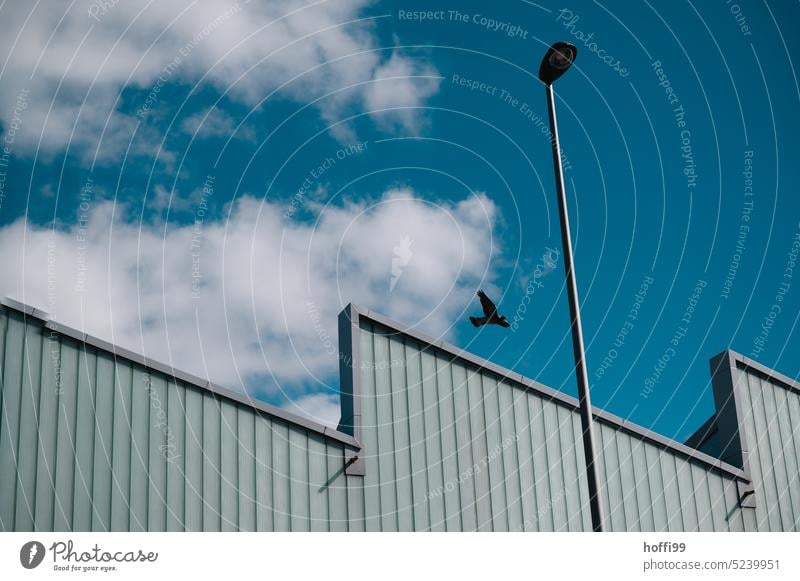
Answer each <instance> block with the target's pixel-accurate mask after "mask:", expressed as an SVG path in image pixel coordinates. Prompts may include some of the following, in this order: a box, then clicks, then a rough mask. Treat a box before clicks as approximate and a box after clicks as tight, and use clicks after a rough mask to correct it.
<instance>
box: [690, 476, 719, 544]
mask: <svg viewBox="0 0 800 581" xmlns="http://www.w3.org/2000/svg"><path fill="white" fill-rule="evenodd" d="M689 466H690V467H691V472H692V483H693V485H694V491H693V493H692V495H693V496H694V500H695V506H696V507H697V528H698V530H700V531H701V532H713V531H714V521H713V519H712V517H711V511H712V510H713V509H712V505H711V492H710V491H709V489H708V478H709V473H708V471H707V470H702V469H701V468H700V467H698V466H696V465H695V464H689Z"/></svg>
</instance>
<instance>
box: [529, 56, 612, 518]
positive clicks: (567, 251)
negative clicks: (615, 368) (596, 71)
mask: <svg viewBox="0 0 800 581" xmlns="http://www.w3.org/2000/svg"><path fill="white" fill-rule="evenodd" d="M577 53H578V49H576V48H575V46H574V45H572V44H570V43H568V42H557V43H555V44H554V45H553V46H551V47H550V48H549V49H548V50H547V52H546V53H545V55H544V58H543V59H542V64H541V66H540V67H539V80H541V81H542V82H543V83H544V84H545V88H546V91H547V106H548V109H549V111H550V132H551V134H552V137H551V140H550V143H551V144H552V146H553V167H554V169H555V174H556V190H557V193H558V214H559V217H560V218H561V244H562V245H563V247H564V267H565V269H566V275H567V297H568V299H569V314H570V323H571V327H572V350H573V353H574V354H575V375H576V377H577V380H578V401H579V402H580V413H581V428H582V429H583V452H584V455H585V457H586V478H587V480H588V483H589V506H590V509H591V512H592V529H593V530H594V531H595V532H602V531H603V530H605V526H604V521H605V511H604V510H603V500H602V496H601V495H600V472H599V470H598V465H597V461H596V453H595V445H594V421H593V419H592V400H591V398H590V397H589V376H588V375H587V373H586V351H585V349H584V347H583V329H582V328H581V313H580V305H579V304H578V285H577V283H576V282H575V267H574V265H573V261H572V240H571V238H570V233H569V215H568V214H567V194H566V192H565V190H564V169H563V168H562V166H561V147H560V146H559V143H558V124H557V122H556V102H555V97H554V95H553V82H554V81H555V80H556V79H558V78H559V77H560V76H561V75H563V74H564V73H565V72H567V69H569V67H570V66H571V65H572V63H573V62H574V61H575V56H576V55H577Z"/></svg>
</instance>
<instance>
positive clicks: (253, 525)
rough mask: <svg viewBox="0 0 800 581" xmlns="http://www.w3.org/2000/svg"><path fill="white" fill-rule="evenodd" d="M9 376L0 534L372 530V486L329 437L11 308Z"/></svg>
mask: <svg viewBox="0 0 800 581" xmlns="http://www.w3.org/2000/svg"><path fill="white" fill-rule="evenodd" d="M0 374H2V375H0V378H1V379H2V381H0V530H4V531H5V530H21V531H24V530H44V531H49V530H75V531H90V530H101V531H107V530H134V531H136V530H154V531H163V530H212V531H219V530H243V531H247V530H320V531H327V530H349V529H353V530H358V529H359V528H363V514H364V508H363V499H362V498H361V497H360V495H361V494H362V492H361V488H360V486H359V481H360V480H361V479H360V478H359V477H352V476H345V475H344V474H343V473H342V462H343V457H344V456H343V448H342V445H340V444H338V443H337V442H335V441H333V440H330V439H327V438H324V437H323V436H321V435H319V434H316V433H311V432H308V431H307V430H305V429H303V428H302V427H300V426H297V425H294V424H288V423H287V422H284V421H281V420H277V419H273V418H269V417H267V416H264V415H262V414H259V413H257V412H256V410H254V409H253V408H250V407H248V406H246V405H242V404H239V403H237V402H234V401H232V400H228V399H224V398H223V399H220V398H217V397H215V396H214V395H213V394H212V393H211V392H209V391H207V390H204V389H201V388H199V387H197V386H194V385H190V384H187V383H184V382H182V381H176V380H175V378H173V377H168V376H166V375H164V374H162V373H160V372H157V371H154V370H152V369H147V368H145V367H144V366H142V365H138V364H136V363H133V362H131V361H129V360H127V359H123V358H115V357H114V355H113V354H111V353H108V352H106V351H102V350H98V349H96V348H94V347H92V346H89V345H87V344H85V343H83V342H79V341H77V340H75V339H72V338H70V337H66V336H64V335H61V334H58V333H55V332H51V331H49V330H48V329H46V328H45V327H44V326H43V324H42V322H41V321H39V320H37V319H34V318H30V317H29V318H27V320H26V319H25V318H24V317H23V315H22V314H21V313H19V312H17V311H15V310H11V309H0ZM389 458H390V460H391V457H389ZM274 507H279V508H278V509H277V510H276V509H275V508H274Z"/></svg>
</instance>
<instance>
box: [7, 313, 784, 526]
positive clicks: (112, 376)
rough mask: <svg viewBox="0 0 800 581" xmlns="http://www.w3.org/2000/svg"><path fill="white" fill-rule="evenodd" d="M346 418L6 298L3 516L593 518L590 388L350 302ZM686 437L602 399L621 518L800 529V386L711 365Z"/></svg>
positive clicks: (396, 521)
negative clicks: (572, 388) (234, 386)
mask: <svg viewBox="0 0 800 581" xmlns="http://www.w3.org/2000/svg"><path fill="white" fill-rule="evenodd" d="M339 343H340V347H341V352H340V387H341V408H342V420H341V422H340V424H339V426H338V429H336V430H334V429H332V428H330V427H326V426H323V425H321V424H318V423H315V422H312V421H309V420H307V419H305V418H301V417H298V416H295V415H293V414H291V413H288V412H286V411H285V410H282V409H280V408H276V407H273V406H270V405H267V404H264V403H262V402H258V401H253V400H251V399H249V398H247V396H245V395H243V394H241V393H237V392H232V391H229V390H226V389H224V388H221V387H219V386H216V385H214V384H211V383H209V382H207V381H205V380H203V379H201V378H198V377H194V376H192V375H190V374H187V373H184V372H181V371H179V370H175V369H173V368H171V367H169V366H166V365H164V364H161V363H158V362H155V361H152V360H149V359H146V358H144V357H142V356H141V355H138V354H136V353H132V352H129V351H127V350H123V349H120V348H117V347H115V346H113V345H111V344H109V343H107V342H105V341H102V340H99V339H97V338H94V337H91V336H87V335H85V334H83V333H80V332H79V331H76V330H74V329H71V328H67V327H64V326H63V325H60V324H58V323H56V322H53V321H49V320H48V318H47V316H46V314H45V313H43V312H41V311H38V310H36V309H34V308H31V307H29V306H26V305H22V304H20V303H17V302H15V301H11V300H9V299H6V300H5V301H3V306H2V307H0V358H1V359H0V363H1V364H0V373H1V374H2V375H1V376H0V389H1V390H2V394H0V395H1V396H2V397H0V406H2V407H0V530H4V531H11V530H18V531H30V530H39V531H92V530H99V531H108V530H111V531H142V530H154V531H164V530H166V531H173V530H178V531H182V530H190V531H195V530H208V531H235V530H242V531H253V530H263V531H422V530H433V531H474V530H477V531H585V530H591V520H590V513H589V506H588V487H587V482H586V476H585V472H584V469H583V462H584V456H583V448H582V438H581V432H580V430H581V428H580V417H579V414H578V409H577V401H576V400H575V399H574V398H571V397H569V396H567V395H564V394H562V393H560V392H557V391H555V390H552V389H550V388H548V387H546V386H543V385H541V384H538V383H536V382H535V381H532V380H529V379H527V378H524V377H522V376H520V375H519V374H517V373H514V372H511V371H509V370H506V369H503V368H501V367H499V366H497V365H494V364H492V363H491V362H488V361H485V360H483V359H480V358H478V357H476V356H474V355H472V354H469V353H466V352H464V351H462V350H460V349H458V348H456V347H454V346H452V345H448V344H446V343H443V342H441V341H438V340H435V339H432V338H430V337H426V336H425V335H422V334H420V333H418V332H416V331H415V330H411V329H406V328H404V327H403V326H402V325H400V324H398V323H396V322H394V321H391V320H389V319H387V318H385V317H383V316H381V315H379V314H376V313H373V312H370V311H367V310H365V309H362V308H359V307H355V306H353V305H350V306H348V307H347V308H346V309H345V310H344V311H343V312H342V314H341V315H340V317H339ZM711 372H712V377H713V379H712V383H713V390H714V398H715V402H716V410H717V411H716V413H715V414H714V416H712V418H709V421H707V422H706V423H705V424H704V425H703V426H701V428H700V429H699V430H698V431H697V432H696V433H695V434H694V435H693V436H692V437H691V438H689V440H688V441H687V443H685V444H682V443H679V442H675V441H672V440H669V439H667V438H664V437H662V436H660V435H658V434H655V433H652V432H650V431H648V430H646V429H644V428H641V427H639V426H637V425H635V424H632V423H630V422H627V421H624V420H623V419H621V418H618V417H616V416H613V415H611V414H608V413H607V412H604V411H602V410H599V409H596V410H595V417H596V419H597V428H598V430H597V431H598V434H597V436H598V454H599V457H600V464H601V470H600V475H601V481H602V485H603V486H602V494H603V495H604V497H605V502H606V512H607V514H606V519H607V523H606V524H607V527H608V529H610V530H615V531H640V530H641V531H696V530H699V531H761V530H764V531H796V530H799V529H800V431H799V430H798V429H797V428H795V427H794V426H800V384H798V383H797V382H795V381H794V380H792V379H790V378H788V377H786V376H783V375H781V374H779V373H777V372H775V371H772V370H770V369H768V368H765V367H763V366H762V365H760V364H758V363H756V362H753V361H751V360H749V359H747V358H745V357H742V356H741V355H738V354H736V353H734V352H731V351H725V352H723V353H721V354H720V355H718V356H717V357H715V358H714V359H713V360H712V361H711Z"/></svg>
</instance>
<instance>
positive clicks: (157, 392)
mask: <svg viewBox="0 0 800 581" xmlns="http://www.w3.org/2000/svg"><path fill="white" fill-rule="evenodd" d="M147 398H148V406H149V408H150V409H149V419H148V422H147V434H148V451H147V466H148V479H147V480H148V482H147V529H148V530H150V531H165V530H167V426H168V424H167V408H166V406H167V403H168V399H167V380H166V378H165V377H164V376H163V375H162V374H160V373H152V374H150V378H149V382H148V385H147Z"/></svg>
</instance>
